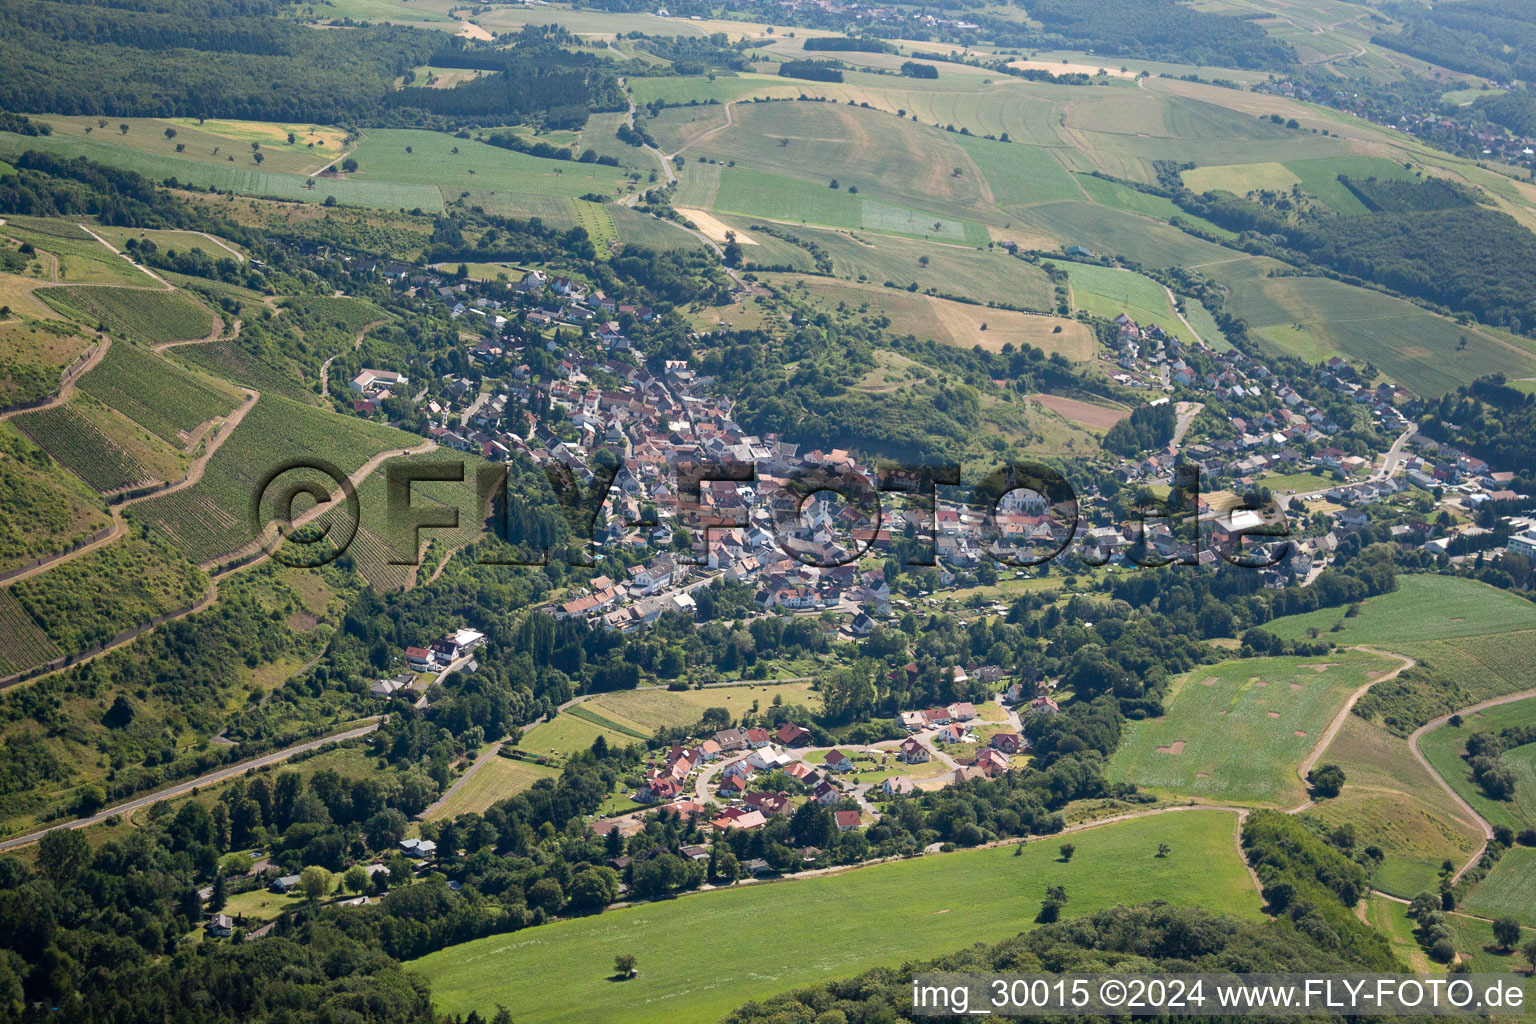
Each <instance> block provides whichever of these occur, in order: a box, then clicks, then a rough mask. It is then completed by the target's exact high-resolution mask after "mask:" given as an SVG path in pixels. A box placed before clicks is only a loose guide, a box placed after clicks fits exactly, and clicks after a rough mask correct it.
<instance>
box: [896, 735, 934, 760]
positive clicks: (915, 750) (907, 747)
mask: <svg viewBox="0 0 1536 1024" xmlns="http://www.w3.org/2000/svg"><path fill="white" fill-rule="evenodd" d="M899 756H900V757H901V759H902V761H904V762H906V763H907V764H927V763H928V759H929V757H930V754H929V753H928V748H927V747H925V746H924V745H923V744H922V743H920V742H918V741H917V740H916V739H915V738H909V739H906V740H903V741H902V744H901V748H900V754H899Z"/></svg>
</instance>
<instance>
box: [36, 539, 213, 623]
mask: <svg viewBox="0 0 1536 1024" xmlns="http://www.w3.org/2000/svg"><path fill="white" fill-rule="evenodd" d="M207 588H208V578H207V577H206V576H204V575H203V574H202V573H201V572H199V571H198V570H197V569H196V568H195V567H194V566H191V565H188V564H187V563H185V562H183V561H180V560H179V559H177V558H176V557H175V556H174V553H172V552H170V551H168V550H167V549H166V548H165V547H164V545H161V544H159V543H156V542H154V541H151V540H144V539H142V538H140V537H137V536H126V537H123V538H121V539H119V540H117V541H115V542H114V543H111V544H107V545H103V546H102V547H99V548H96V549H95V550H93V551H90V552H87V553H86V554H84V555H81V556H80V557H79V558H76V559H73V560H71V561H68V562H62V563H60V564H58V565H55V566H53V567H52V568H50V569H49V570H48V571H47V572H45V573H41V574H39V575H37V576H32V577H29V578H27V579H25V580H20V581H18V582H16V583H14V584H12V585H11V593H12V594H13V595H14V597H15V598H16V600H17V602H19V603H20V605H21V607H22V608H24V609H25V610H26V611H27V612H28V613H29V614H30V615H31V616H32V618H33V619H34V620H35V621H36V622H37V624H38V625H39V626H41V627H42V630H43V632H44V633H46V634H47V635H48V639H50V640H52V641H53V642H54V643H55V644H57V645H58V646H59V647H60V648H61V649H63V650H65V651H71V652H78V651H83V650H85V649H87V648H88V647H90V646H91V645H93V644H97V643H103V642H105V641H108V640H110V639H112V638H113V637H115V636H116V635H117V634H119V633H121V632H122V631H124V630H126V629H131V628H133V627H135V626H139V625H142V624H143V623H145V622H147V621H148V620H150V619H152V618H154V617H155V616H157V615H161V614H164V613H166V612H169V611H172V610H174V609H176V608H182V607H186V606H188V605H190V604H192V603H193V602H194V601H196V600H197V599H198V598H199V597H201V596H203V594H204V593H205V592H206V590H207Z"/></svg>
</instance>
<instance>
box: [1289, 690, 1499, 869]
mask: <svg viewBox="0 0 1536 1024" xmlns="http://www.w3.org/2000/svg"><path fill="white" fill-rule="evenodd" d="M1321 760H1322V761H1323V762H1325V763H1328V764H1337V765H1338V766H1339V767H1340V768H1342V769H1344V774H1345V776H1346V779H1347V781H1346V782H1345V785H1344V791H1343V792H1342V793H1341V794H1340V795H1339V796H1337V797H1334V798H1333V799H1330V800H1323V801H1320V802H1318V804H1317V805H1316V806H1314V807H1313V808H1312V810H1310V811H1309V812H1308V813H1309V814H1313V815H1316V816H1317V817H1318V818H1321V819H1322V820H1323V821H1325V822H1327V823H1328V824H1329V825H1332V826H1335V827H1336V826H1339V825H1344V824H1348V825H1349V826H1350V827H1351V828H1353V829H1354V830H1355V836H1356V844H1357V845H1358V846H1360V847H1365V846H1376V847H1378V848H1379V849H1381V851H1382V852H1383V853H1384V854H1385V855H1386V856H1385V859H1384V860H1383V862H1382V864H1381V866H1380V868H1379V869H1378V870H1377V871H1376V874H1375V875H1374V876H1373V877H1372V879H1371V884H1372V885H1375V886H1376V887H1377V888H1380V889H1382V890H1385V891H1386V892H1390V893H1393V894H1394V895H1397V896H1402V897H1404V898H1412V897H1413V896H1415V895H1416V894H1418V893H1419V892H1421V891H1423V890H1425V889H1429V890H1431V891H1433V890H1435V889H1437V888H1438V887H1439V871H1440V864H1441V863H1442V862H1443V861H1446V860H1450V861H1452V862H1453V863H1457V864H1461V863H1465V862H1466V860H1467V858H1468V857H1470V856H1471V855H1472V853H1473V851H1475V850H1476V849H1477V848H1478V847H1479V845H1481V843H1482V829H1481V828H1480V827H1479V826H1477V825H1475V824H1474V823H1473V822H1472V821H1471V820H1470V819H1469V818H1468V817H1467V815H1466V812H1465V811H1463V810H1462V809H1461V808H1460V807H1458V806H1457V805H1456V803H1455V801H1453V800H1452V799H1451V797H1450V795H1449V794H1448V793H1446V792H1445V790H1444V789H1442V788H1441V787H1440V785H1439V783H1437V782H1436V781H1435V779H1434V776H1432V775H1431V774H1430V773H1429V771H1428V769H1426V768H1425V767H1424V766H1423V765H1422V764H1420V763H1419V761H1418V759H1417V758H1415V757H1414V756H1413V751H1412V750H1411V749H1409V746H1408V740H1407V739H1406V738H1404V737H1401V736H1394V735H1392V734H1391V733H1389V732H1388V731H1387V730H1386V729H1384V728H1382V727H1381V726H1379V725H1376V724H1375V723H1373V722H1367V721H1366V720H1365V719H1363V718H1361V717H1360V716H1358V715H1350V716H1349V717H1348V718H1346V719H1345V720H1344V725H1343V727H1342V728H1341V729H1340V730H1339V734H1338V736H1337V737H1336V738H1335V739H1334V741H1333V743H1332V744H1331V745H1329V747H1328V750H1327V751H1326V752H1325V753H1324V755H1323V757H1322V758H1321Z"/></svg>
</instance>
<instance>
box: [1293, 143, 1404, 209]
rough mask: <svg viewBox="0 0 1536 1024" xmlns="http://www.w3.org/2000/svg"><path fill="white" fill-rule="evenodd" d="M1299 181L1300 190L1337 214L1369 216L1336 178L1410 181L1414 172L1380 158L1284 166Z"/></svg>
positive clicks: (1353, 195) (1345, 159) (1305, 161)
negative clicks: (1340, 176) (1316, 198)
mask: <svg viewBox="0 0 1536 1024" xmlns="http://www.w3.org/2000/svg"><path fill="white" fill-rule="evenodd" d="M1286 167H1288V168H1290V170H1291V171H1293V172H1294V173H1295V174H1296V176H1297V177H1298V178H1299V179H1301V190H1302V191H1303V192H1306V193H1308V194H1310V195H1314V196H1317V197H1318V198H1319V199H1321V200H1322V201H1323V202H1325V203H1327V204H1328V205H1329V206H1331V207H1333V209H1335V210H1336V211H1338V212H1339V213H1342V214H1346V215H1357V214H1364V213H1369V212H1370V211H1369V210H1367V209H1366V208H1365V204H1364V203H1362V202H1360V200H1359V199H1358V198H1357V197H1356V196H1355V194H1354V193H1353V192H1351V191H1350V190H1349V189H1347V188H1345V187H1344V186H1343V185H1342V184H1340V183H1339V175H1341V174H1343V175H1347V176H1348V177H1351V178H1355V179H1357V180H1363V179H1365V178H1386V179H1392V180H1412V179H1413V172H1412V171H1411V170H1408V169H1407V168H1405V167H1404V166H1403V165H1402V164H1400V163H1394V162H1393V161H1391V160H1388V159H1386V158H1384V157H1379V156H1344V157H1339V156H1335V157H1327V158H1325V159H1321V160H1292V161H1290V162H1289V163H1287V164H1286Z"/></svg>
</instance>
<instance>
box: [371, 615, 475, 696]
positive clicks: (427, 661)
mask: <svg viewBox="0 0 1536 1024" xmlns="http://www.w3.org/2000/svg"><path fill="white" fill-rule="evenodd" d="M484 643H485V634H484V633H481V632H480V631H479V630H474V629H470V628H468V627H460V628H459V629H456V630H454V631H453V632H452V633H444V634H443V635H442V636H440V637H438V638H437V639H436V640H433V641H432V642H431V643H430V644H429V645H427V646H426V647H415V646H411V647H407V648H406V649H405V663H406V664H407V665H408V666H410V668H411V669H412V670H413V671H416V672H431V671H434V670H436V669H439V668H443V667H444V666H447V665H451V664H453V663H454V662H456V661H459V660H460V659H462V658H466V657H468V656H469V655H470V654H471V653H473V652H474V651H475V650H476V649H477V648H479V647H480V646H481V645H482V644H484ZM382 682H404V683H405V685H409V680H407V679H406V677H405V676H397V677H395V679H393V680H381V683H382ZM397 688H398V687H397ZM391 692H393V690H387V691H385V693H386V695H387V694H388V693H391Z"/></svg>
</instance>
